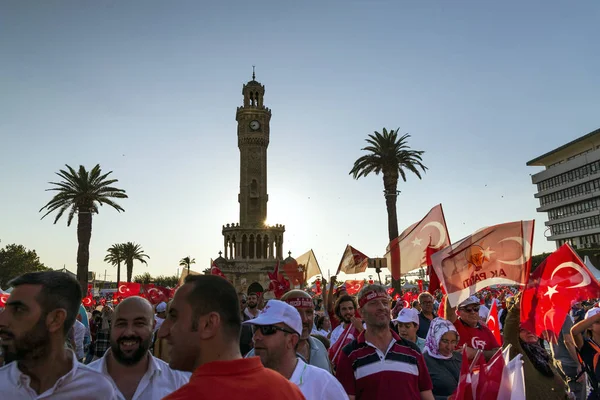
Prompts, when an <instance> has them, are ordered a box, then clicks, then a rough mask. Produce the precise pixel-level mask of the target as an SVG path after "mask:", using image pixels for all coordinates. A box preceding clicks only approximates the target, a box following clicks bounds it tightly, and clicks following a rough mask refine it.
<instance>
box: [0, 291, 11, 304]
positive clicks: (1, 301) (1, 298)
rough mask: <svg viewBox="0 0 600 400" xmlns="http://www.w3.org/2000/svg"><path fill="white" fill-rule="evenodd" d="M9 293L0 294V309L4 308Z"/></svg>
mask: <svg viewBox="0 0 600 400" xmlns="http://www.w3.org/2000/svg"><path fill="white" fill-rule="evenodd" d="M9 296H10V294H9V293H1V294H0V307H2V308H4V307H6V302H7V301H8V297H9Z"/></svg>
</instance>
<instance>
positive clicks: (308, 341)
mask: <svg viewBox="0 0 600 400" xmlns="http://www.w3.org/2000/svg"><path fill="white" fill-rule="evenodd" d="M281 301H283V302H285V303H287V304H289V305H291V306H292V307H294V308H295V309H296V311H298V313H299V314H300V319H301V321H302V332H301V333H300V340H299V341H298V345H297V346H296V353H298V356H300V357H301V358H302V360H303V361H304V362H306V363H307V364H310V365H314V366H315V367H319V368H323V369H324V370H326V371H327V372H331V365H330V364H329V357H328V355H327V349H326V348H325V345H323V343H322V342H321V341H320V340H319V339H316V338H314V337H312V336H311V335H310V333H311V332H312V329H313V326H314V323H315V306H314V303H313V301H312V297H310V295H309V294H308V293H306V292H305V291H303V290H298V289H294V290H290V291H289V292H287V293H286V294H284V295H283V296H282V298H281ZM254 355H255V354H254V351H253V350H250V352H249V353H248V354H247V355H246V357H252V356H254Z"/></svg>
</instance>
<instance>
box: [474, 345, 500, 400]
mask: <svg viewBox="0 0 600 400" xmlns="http://www.w3.org/2000/svg"><path fill="white" fill-rule="evenodd" d="M500 343H501V342H500ZM505 365H506V364H505V363H504V354H503V351H502V348H499V349H498V350H497V351H496V353H495V354H494V355H493V356H492V358H490V360H489V361H488V362H487V363H485V364H484V365H483V366H482V367H481V368H480V369H479V374H478V379H477V389H476V398H477V399H496V398H498V392H499V391H500V383H501V381H502V373H503V371H504V366H505Z"/></svg>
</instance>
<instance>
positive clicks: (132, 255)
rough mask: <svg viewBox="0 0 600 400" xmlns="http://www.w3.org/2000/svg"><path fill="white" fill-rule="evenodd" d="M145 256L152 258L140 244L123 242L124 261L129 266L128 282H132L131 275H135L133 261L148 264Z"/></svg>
mask: <svg viewBox="0 0 600 400" xmlns="http://www.w3.org/2000/svg"><path fill="white" fill-rule="evenodd" d="M144 257H146V258H148V259H149V258H150V257H149V256H147V255H146V254H144V250H143V249H142V247H141V246H140V245H139V244H135V243H132V242H127V243H123V261H124V262H125V265H126V266H127V282H131V275H133V262H134V261H139V262H141V263H142V264H146V265H148V263H147V262H146V260H144Z"/></svg>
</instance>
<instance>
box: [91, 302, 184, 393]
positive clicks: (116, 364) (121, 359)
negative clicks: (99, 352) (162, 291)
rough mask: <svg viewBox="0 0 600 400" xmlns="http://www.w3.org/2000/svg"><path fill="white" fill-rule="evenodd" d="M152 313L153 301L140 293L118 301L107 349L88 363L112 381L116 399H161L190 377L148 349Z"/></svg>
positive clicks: (152, 324)
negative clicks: (99, 356)
mask: <svg viewBox="0 0 600 400" xmlns="http://www.w3.org/2000/svg"><path fill="white" fill-rule="evenodd" d="M153 314H154V313H153V310H152V304H150V302H148V300H146V299H144V298H142V297H138V296H134V297H128V298H126V299H125V300H123V301H122V302H121V303H119V305H118V306H117V308H116V309H115V313H114V315H113V324H112V326H111V329H110V349H109V350H107V351H106V353H105V354H104V356H103V357H102V358H100V359H99V360H97V361H94V362H93V363H91V364H90V368H92V369H94V370H96V371H98V372H100V373H102V374H104V376H106V377H107V378H108V379H109V380H110V381H111V383H112V384H113V385H114V387H115V390H116V393H117V398H118V399H119V400H126V399H127V400H137V399H140V400H160V399H162V398H163V397H165V396H166V395H168V394H169V393H171V392H173V391H175V390H177V389H179V388H180V387H181V386H183V385H185V384H186V383H187V382H188V381H189V379H190V374H189V373H186V372H181V371H173V370H172V369H171V368H169V365H168V364H167V363H166V362H164V361H162V360H160V359H159V358H157V357H154V356H153V355H152V354H150V352H149V351H148V349H149V348H150V345H151V343H152V332H153V328H154V323H155V322H154V321H155V320H154V315H153Z"/></svg>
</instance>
